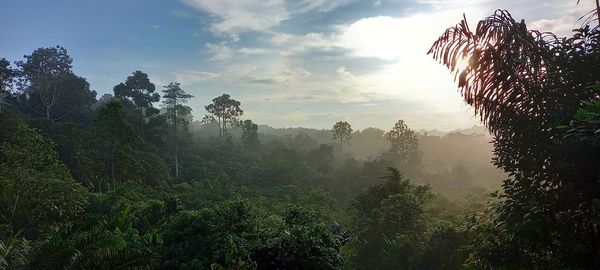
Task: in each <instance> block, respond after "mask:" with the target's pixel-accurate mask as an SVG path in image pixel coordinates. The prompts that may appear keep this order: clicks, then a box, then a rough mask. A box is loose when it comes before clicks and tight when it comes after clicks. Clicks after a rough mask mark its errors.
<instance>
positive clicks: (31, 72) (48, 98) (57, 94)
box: [17, 46, 73, 120]
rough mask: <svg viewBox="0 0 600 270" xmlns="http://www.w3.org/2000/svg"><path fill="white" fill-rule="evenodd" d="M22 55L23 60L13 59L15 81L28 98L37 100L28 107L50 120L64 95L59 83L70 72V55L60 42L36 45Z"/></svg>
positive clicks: (61, 82)
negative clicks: (53, 45) (29, 52)
mask: <svg viewBox="0 0 600 270" xmlns="http://www.w3.org/2000/svg"><path fill="white" fill-rule="evenodd" d="M24 58H25V61H19V62H17V66H18V67H19V75H20V78H19V79H20V81H19V85H20V87H21V89H22V90H23V91H24V92H25V94H26V96H27V97H28V99H29V100H33V101H34V104H36V103H38V104H40V106H39V107H37V106H31V108H30V109H31V110H33V111H34V112H36V113H38V114H41V115H43V116H44V117H45V118H46V119H47V120H53V116H54V115H53V110H54V108H55V106H56V105H57V104H58V103H59V101H60V100H61V99H62V98H64V96H65V94H64V93H63V83H64V82H65V81H66V80H68V79H69V77H70V76H69V75H72V70H71V68H72V63H73V59H72V58H71V57H70V56H69V54H68V53H67V50H66V49H65V48H63V47H61V46H56V47H52V48H39V49H36V50H35V51H33V53H32V54H31V55H25V56H24Z"/></svg>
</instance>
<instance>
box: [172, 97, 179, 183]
mask: <svg viewBox="0 0 600 270" xmlns="http://www.w3.org/2000/svg"><path fill="white" fill-rule="evenodd" d="M173 126H174V127H175V130H174V135H175V178H179V140H178V138H177V100H175V108H174V109H173Z"/></svg>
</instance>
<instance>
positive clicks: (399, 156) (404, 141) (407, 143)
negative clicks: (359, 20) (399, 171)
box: [385, 120, 421, 169]
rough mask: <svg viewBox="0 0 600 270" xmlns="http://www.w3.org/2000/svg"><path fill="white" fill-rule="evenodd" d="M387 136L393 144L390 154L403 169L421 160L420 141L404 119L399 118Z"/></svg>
mask: <svg viewBox="0 0 600 270" xmlns="http://www.w3.org/2000/svg"><path fill="white" fill-rule="evenodd" d="M385 136H386V137H387V139H388V141H389V142H390V144H391V145H392V146H391V148H390V151H389V152H388V154H389V155H390V158H392V160H393V161H394V162H396V163H397V164H399V165H400V166H401V167H402V168H403V169H406V168H407V167H408V166H416V165H418V163H419V162H420V160H421V152H420V151H419V141H418V140H417V135H416V134H415V132H414V131H413V130H411V129H410V128H408V126H407V125H406V123H405V122H404V121H403V120H398V122H396V124H394V127H393V128H392V129H391V130H390V131H388V132H387V133H386V134H385Z"/></svg>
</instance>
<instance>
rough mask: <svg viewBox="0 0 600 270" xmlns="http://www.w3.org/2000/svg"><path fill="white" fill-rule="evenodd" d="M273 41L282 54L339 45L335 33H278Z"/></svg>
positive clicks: (326, 48)
mask: <svg viewBox="0 0 600 270" xmlns="http://www.w3.org/2000/svg"><path fill="white" fill-rule="evenodd" d="M271 43H272V44H273V45H275V46H277V47H278V48H280V53H281V54H282V55H293V54H297V53H302V52H305V51H308V50H313V49H315V50H329V49H332V48H334V47H336V45H337V37H336V35H335V34H331V35H325V34H323V33H307V34H305V35H292V34H286V33H276V34H275V35H273V37H272V38H271Z"/></svg>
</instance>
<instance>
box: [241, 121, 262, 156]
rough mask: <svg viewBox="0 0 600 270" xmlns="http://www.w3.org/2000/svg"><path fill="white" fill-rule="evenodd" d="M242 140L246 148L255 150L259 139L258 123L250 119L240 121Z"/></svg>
mask: <svg viewBox="0 0 600 270" xmlns="http://www.w3.org/2000/svg"><path fill="white" fill-rule="evenodd" d="M242 142H243V143H244V145H245V146H246V147H247V148H248V149H254V150H256V149H257V148H258V147H259V145H260V141H259V140H258V125H257V124H255V123H252V120H249V119H248V120H245V121H244V122H242Z"/></svg>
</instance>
